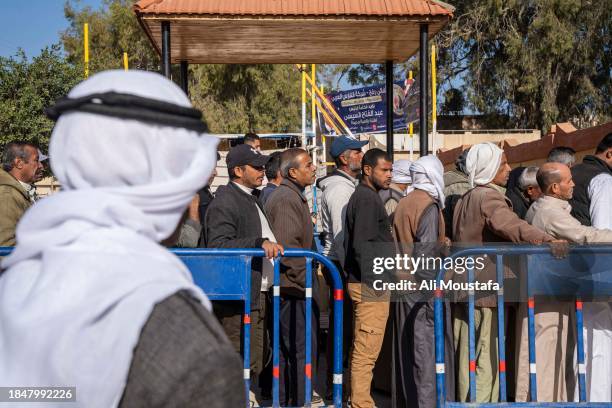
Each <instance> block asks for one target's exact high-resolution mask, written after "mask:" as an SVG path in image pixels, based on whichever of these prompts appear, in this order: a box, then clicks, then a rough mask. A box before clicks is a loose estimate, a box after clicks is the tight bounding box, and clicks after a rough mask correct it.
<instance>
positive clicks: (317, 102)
mask: <svg viewBox="0 0 612 408" xmlns="http://www.w3.org/2000/svg"><path fill="white" fill-rule="evenodd" d="M306 93H308V95H312V93H311V92H310V90H309V89H306ZM314 101H315V105H316V106H317V107H318V108H319V110H320V111H321V113H322V114H323V116H324V117H325V119H327V121H328V122H329V124H331V126H332V127H333V128H334V130H335V131H336V133H337V134H338V135H341V134H342V132H341V131H340V129H339V128H338V126H336V124H335V123H334V121H333V119H332V118H331V116H329V114H328V113H327V112H326V111H325V109H324V108H323V106H321V103H320V102H319V101H318V100H317V99H315V100H314Z"/></svg>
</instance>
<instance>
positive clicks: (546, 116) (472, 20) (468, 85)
mask: <svg viewBox="0 0 612 408" xmlns="http://www.w3.org/2000/svg"><path fill="white" fill-rule="evenodd" d="M452 3H453V6H455V7H456V10H455V12H454V18H453V20H452V21H451V23H450V24H449V25H448V26H447V27H446V28H445V29H443V30H442V31H441V32H440V33H439V34H438V36H437V37H436V39H435V42H436V43H437V49H438V71H437V80H438V84H439V85H440V86H439V87H438V89H439V90H440V91H441V92H443V95H442V96H443V98H442V99H444V96H446V95H444V92H446V91H448V90H449V89H456V90H459V91H460V92H461V93H462V95H463V97H462V99H463V100H464V101H465V108H467V109H469V110H471V111H476V112H479V113H482V114H485V115H487V116H490V117H497V118H508V120H507V121H499V120H498V121H497V123H496V125H497V126H506V127H517V128H536V129H541V130H542V131H545V132H547V131H548V130H549V129H550V125H552V124H554V123H555V122H563V121H571V122H573V123H574V124H575V125H576V126H578V127H586V126H592V125H595V124H597V123H602V122H605V121H608V120H610V118H611V117H612V110H611V107H610V106H611V102H612V101H611V98H612V97H611V91H612V89H611V72H612V67H611V59H612V44H611V41H610V28H611V26H612V1H611V0H604V1H594V0H584V1H577V0H454V1H453V2H452ZM337 69H338V70H339V71H338V72H339V73H340V75H344V76H346V77H347V79H348V81H349V82H350V83H351V84H353V85H367V84H370V83H372V82H382V81H383V80H384V79H383V78H384V77H383V76H382V75H383V73H384V69H383V67H382V66H380V65H378V66H377V65H374V66H372V65H354V66H341V67H339V68H337ZM396 76H397V73H396ZM448 96H449V97H453V98H454V101H450V102H452V104H455V103H456V102H459V100H458V99H457V95H456V94H455V91H454V90H453V91H452V92H451V93H450V94H448ZM443 106H444V105H443ZM446 107H450V106H449V105H447V106H446Z"/></svg>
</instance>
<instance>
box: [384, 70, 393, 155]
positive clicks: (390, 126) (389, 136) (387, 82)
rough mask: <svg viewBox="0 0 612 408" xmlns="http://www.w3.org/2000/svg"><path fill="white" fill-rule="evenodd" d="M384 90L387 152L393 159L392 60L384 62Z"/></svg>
mask: <svg viewBox="0 0 612 408" xmlns="http://www.w3.org/2000/svg"><path fill="white" fill-rule="evenodd" d="M385 90H386V95H387V97H386V100H385V102H386V105H387V154H388V155H389V157H390V158H391V160H393V61H392V60H387V61H386V62H385Z"/></svg>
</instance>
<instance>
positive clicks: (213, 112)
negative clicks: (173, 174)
mask: <svg viewBox="0 0 612 408" xmlns="http://www.w3.org/2000/svg"><path fill="white" fill-rule="evenodd" d="M133 3H134V0H105V1H104V3H103V4H102V6H101V7H100V8H99V9H98V10H93V9H91V8H90V7H81V5H80V4H79V3H78V2H74V1H69V2H67V3H66V5H65V8H64V12H65V15H66V18H67V20H68V21H69V23H70V27H69V28H68V29H67V30H66V31H64V32H63V33H62V35H61V39H62V43H63V45H64V48H65V50H66V53H67V54H68V60H69V61H70V62H72V63H73V64H75V65H76V66H78V67H79V69H80V70H81V72H83V69H84V66H83V24H85V23H88V24H89V39H90V40H89V44H90V64H89V69H90V73H95V72H98V71H102V70H106V69H117V68H120V67H121V66H122V56H123V52H124V51H125V52H127V53H128V55H129V59H130V68H136V69H143V70H149V71H156V72H159V69H160V68H159V56H158V55H157V53H156V52H155V50H154V49H153V47H152V45H151V43H150V41H149V39H148V38H147V36H146V35H145V33H144V31H143V30H142V28H141V27H140V25H139V24H138V21H137V20H136V16H135V15H134V13H133V11H132V5H133ZM174 68H175V69H173V77H174V78H178V69H176V68H177V67H174ZM189 74H190V87H189V90H190V97H191V99H192V100H193V102H194V104H195V105H196V106H197V107H198V108H199V109H201V110H202V111H203V112H204V119H205V121H206V123H207V124H208V126H209V129H210V131H211V132H214V133H244V132H247V131H256V132H262V133H264V132H287V131H297V130H298V129H299V123H300V111H299V109H300V108H299V106H300V105H299V98H300V76H299V74H298V73H297V71H296V70H295V69H294V68H293V67H292V66H289V65H269V64H268V65H263V64H262V65H192V66H190V68H189Z"/></svg>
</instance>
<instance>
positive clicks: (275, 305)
mask: <svg viewBox="0 0 612 408" xmlns="http://www.w3.org/2000/svg"><path fill="white" fill-rule="evenodd" d="M272 295H273V298H272V317H273V319H272V320H273V322H274V323H273V325H272V406H273V407H275V408H276V407H280V403H279V398H278V392H279V378H280V367H279V364H280V363H279V356H278V352H279V335H280V330H279V329H280V328H279V324H280V321H279V319H280V257H279V258H276V259H274V285H273V286H272Z"/></svg>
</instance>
